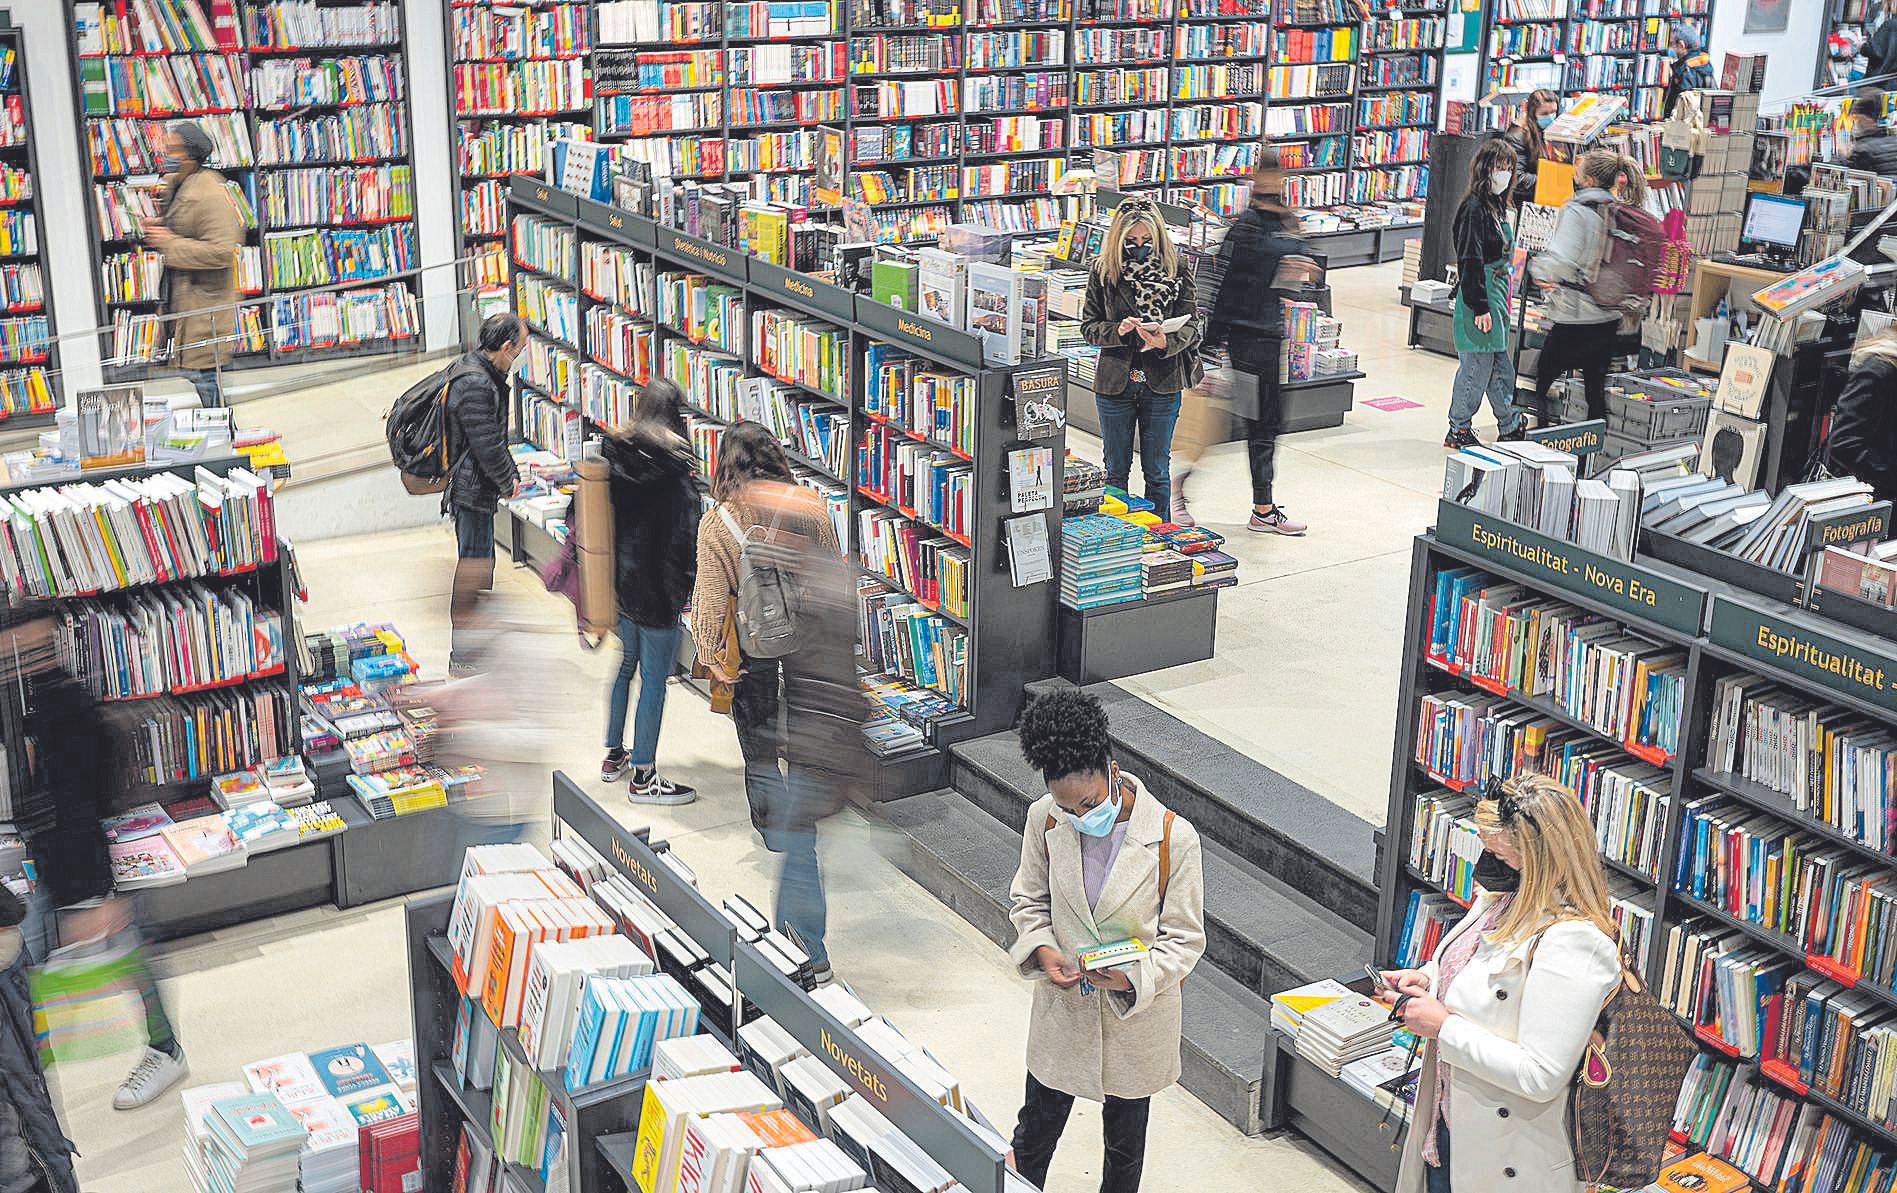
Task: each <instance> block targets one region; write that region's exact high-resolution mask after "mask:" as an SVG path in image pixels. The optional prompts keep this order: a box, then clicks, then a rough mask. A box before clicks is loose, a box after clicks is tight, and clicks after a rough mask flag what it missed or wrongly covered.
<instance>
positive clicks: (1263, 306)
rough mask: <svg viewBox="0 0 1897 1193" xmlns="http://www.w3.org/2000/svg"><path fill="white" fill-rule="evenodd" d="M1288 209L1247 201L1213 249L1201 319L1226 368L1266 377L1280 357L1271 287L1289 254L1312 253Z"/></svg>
mask: <svg viewBox="0 0 1897 1193" xmlns="http://www.w3.org/2000/svg"><path fill="white" fill-rule="evenodd" d="M1296 227H1297V225H1296V224H1295V223H1294V222H1293V217H1292V215H1291V213H1290V212H1286V211H1275V210H1267V209H1265V208H1262V207H1259V206H1256V205H1253V206H1251V207H1248V208H1246V209H1245V211H1243V212H1242V213H1240V215H1239V217H1238V219H1236V220H1234V221H1233V222H1232V229H1231V231H1229V232H1227V233H1226V234H1225V243H1224V244H1223V245H1221V246H1220V247H1219V289H1218V297H1217V298H1216V299H1214V300H1213V303H1212V316H1211V318H1210V319H1208V320H1207V321H1206V328H1205V342H1206V345H1207V346H1208V347H1213V348H1224V349H1225V350H1226V352H1227V354H1228V355H1230V356H1231V358H1232V367H1233V368H1236V369H1242V370H1244V371H1245V372H1247V373H1251V374H1253V375H1255V376H1258V377H1264V378H1268V379H1270V380H1272V381H1276V380H1277V379H1278V371H1279V365H1280V363H1281V360H1282V357H1283V355H1284V310H1283V308H1282V307H1280V306H1279V303H1280V302H1281V301H1282V297H1283V296H1282V295H1281V294H1280V293H1279V292H1278V291H1276V290H1273V289H1272V288H1271V283H1272V280H1273V279H1274V278H1276V277H1277V276H1278V267H1279V265H1281V264H1283V262H1284V259H1285V258H1286V257H1290V256H1312V257H1314V256H1316V254H1314V253H1312V252H1310V250H1308V249H1306V248H1305V246H1304V242H1303V241H1301V240H1299V239H1298V238H1297V237H1296V236H1295V235H1294V234H1293V231H1294V229H1295V228H1296Z"/></svg>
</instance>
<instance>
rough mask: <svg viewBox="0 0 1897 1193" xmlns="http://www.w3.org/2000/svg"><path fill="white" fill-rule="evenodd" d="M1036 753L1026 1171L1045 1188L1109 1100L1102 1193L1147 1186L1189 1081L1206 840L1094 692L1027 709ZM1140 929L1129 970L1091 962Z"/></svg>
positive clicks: (1029, 856) (1023, 880) (1026, 882)
mask: <svg viewBox="0 0 1897 1193" xmlns="http://www.w3.org/2000/svg"><path fill="white" fill-rule="evenodd" d="M1020 734H1021V754H1022V756H1023V757H1025V758H1026V759H1027V761H1028V763H1029V765H1031V766H1033V767H1035V768H1036V769H1038V770H1039V771H1040V772H1041V776H1042V778H1044V779H1045V780H1046V781H1047V787H1048V793H1047V794H1046V795H1044V796H1042V797H1041V798H1040V799H1038V800H1036V801H1035V802H1034V805H1033V806H1032V807H1030V808H1029V809H1028V818H1027V828H1026V831H1025V832H1023V833H1022V835H1021V866H1020V869H1019V870H1017V871H1016V872H1015V876H1014V884H1013V887H1012V888H1011V890H1010V892H1009V893H1010V896H1011V898H1012V900H1013V904H1014V909H1013V920H1014V928H1015V942H1014V948H1013V949H1012V950H1010V953H1009V956H1010V957H1011V958H1012V959H1013V961H1014V963H1015V964H1016V965H1017V966H1019V967H1020V970H1021V973H1022V975H1023V976H1025V977H1028V978H1032V979H1034V982H1035V986H1034V1009H1033V1012H1032V1018H1031V1020H1030V1022H1029V1025H1028V1058H1027V1060H1028V1063H1027V1068H1028V1075H1027V1096H1026V1099H1025V1101H1024V1102H1023V1104H1022V1106H1021V1114H1020V1117H1019V1118H1018V1119H1017V1120H1016V1123H1015V1128H1014V1157H1015V1167H1016V1169H1017V1171H1019V1172H1020V1174H1021V1175H1022V1176H1024V1177H1026V1178H1027V1179H1028V1181H1030V1182H1031V1183H1032V1184H1033V1185H1034V1186H1035V1187H1037V1188H1042V1187H1045V1186H1046V1183H1047V1169H1048V1165H1049V1164H1050V1163H1051V1162H1052V1161H1053V1158H1054V1147H1055V1145H1056V1144H1058V1143H1059V1142H1060V1136H1061V1131H1062V1129H1063V1128H1064V1127H1065V1126H1066V1125H1067V1115H1068V1112H1069V1111H1070V1110H1072V1109H1073V1105H1074V1099H1075V1098H1086V1099H1088V1100H1089V1101H1094V1102H1104V1103H1105V1106H1104V1109H1103V1112H1102V1131H1103V1134H1104V1136H1105V1140H1106V1164H1105V1168H1104V1171H1103V1173H1102V1176H1101V1180H1100V1189H1101V1193H1134V1191H1135V1190H1137V1189H1138V1188H1139V1183H1140V1172H1141V1169H1142V1168H1143V1166H1144V1164H1145V1157H1146V1118H1147V1112H1148V1110H1149V1108H1150V1105H1151V1099H1152V1096H1153V1095H1154V1094H1156V1093H1158V1092H1159V1091H1160V1090H1162V1089H1165V1088H1166V1087H1167V1086H1169V1085H1171V1084H1172V1083H1173V1082H1175V1081H1177V1080H1178V1079H1179V1031H1180V997H1179V984H1180V983H1181V982H1182V981H1184V980H1185V977H1186V975H1187V974H1189V973H1191V972H1192V967H1193V966H1194V965H1196V964H1197V963H1198V960H1199V956H1200V954H1202V953H1203V952H1204V951H1205V888H1204V884H1203V881H1202V877H1201V870H1200V854H1199V834H1198V832H1197V831H1196V830H1195V829H1194V828H1193V827H1192V826H1191V825H1190V824H1188V823H1187V822H1186V820H1185V818H1184V817H1183V816H1179V815H1177V814H1176V813H1173V812H1170V811H1167V810H1166V808H1165V807H1163V806H1162V805H1161V804H1160V803H1159V801H1158V800H1156V799H1154V798H1153V796H1152V795H1151V794H1150V793H1149V792H1148V791H1147V790H1146V788H1145V787H1144V786H1143V785H1141V783H1140V781H1139V780H1138V779H1136V778H1134V777H1133V776H1131V775H1127V774H1122V773H1121V771H1120V768H1119V764H1117V763H1115V762H1114V761H1113V757H1112V743H1111V741H1110V740H1109V738H1108V735H1107V715H1106V711H1105V710H1104V709H1102V708H1101V707H1100V702H1099V701H1098V700H1096V699H1094V698H1093V697H1092V696H1089V695H1087V694H1086V693H1084V692H1081V691H1078V690H1074V689H1069V690H1067V691H1061V692H1053V693H1049V694H1048V695H1044V696H1041V697H1039V698H1038V699H1036V700H1035V701H1034V703H1032V704H1030V705H1029V706H1028V707H1027V709H1026V711H1024V712H1023V713H1022V714H1021V725H1020ZM1129 938H1136V939H1138V940H1141V941H1145V942H1146V943H1147V946H1148V947H1147V949H1146V951H1145V952H1144V953H1141V954H1139V955H1138V956H1137V957H1136V958H1135V959H1133V960H1132V961H1131V962H1130V963H1129V964H1127V965H1125V966H1123V967H1120V968H1113V969H1105V970H1099V971H1087V970H1083V969H1082V968H1080V964H1079V962H1078V960H1077V956H1078V954H1079V953H1080V951H1081V950H1082V949H1087V948H1091V947H1092V946H1094V945H1099V944H1111V943H1113V942H1116V941H1122V940H1127V939H1129Z"/></svg>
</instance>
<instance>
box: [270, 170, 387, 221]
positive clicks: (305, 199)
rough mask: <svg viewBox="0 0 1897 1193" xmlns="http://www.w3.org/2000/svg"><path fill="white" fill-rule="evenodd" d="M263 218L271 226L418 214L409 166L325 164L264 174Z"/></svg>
mask: <svg viewBox="0 0 1897 1193" xmlns="http://www.w3.org/2000/svg"><path fill="white" fill-rule="evenodd" d="M262 191H263V194H262V206H263V215H264V219H265V220H266V221H267V222H268V223H269V225H270V226H271V227H275V228H289V227H301V226H306V225H324V224H327V225H330V226H340V225H344V224H367V223H382V222H388V221H393V220H400V219H409V218H411V217H413V216H414V214H415V180H414V169H413V167H411V166H408V165H382V166H327V167H317V168H314V169H307V170H279V171H273V172H271V173H270V174H267V175H265V176H264V179H263V186H262Z"/></svg>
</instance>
